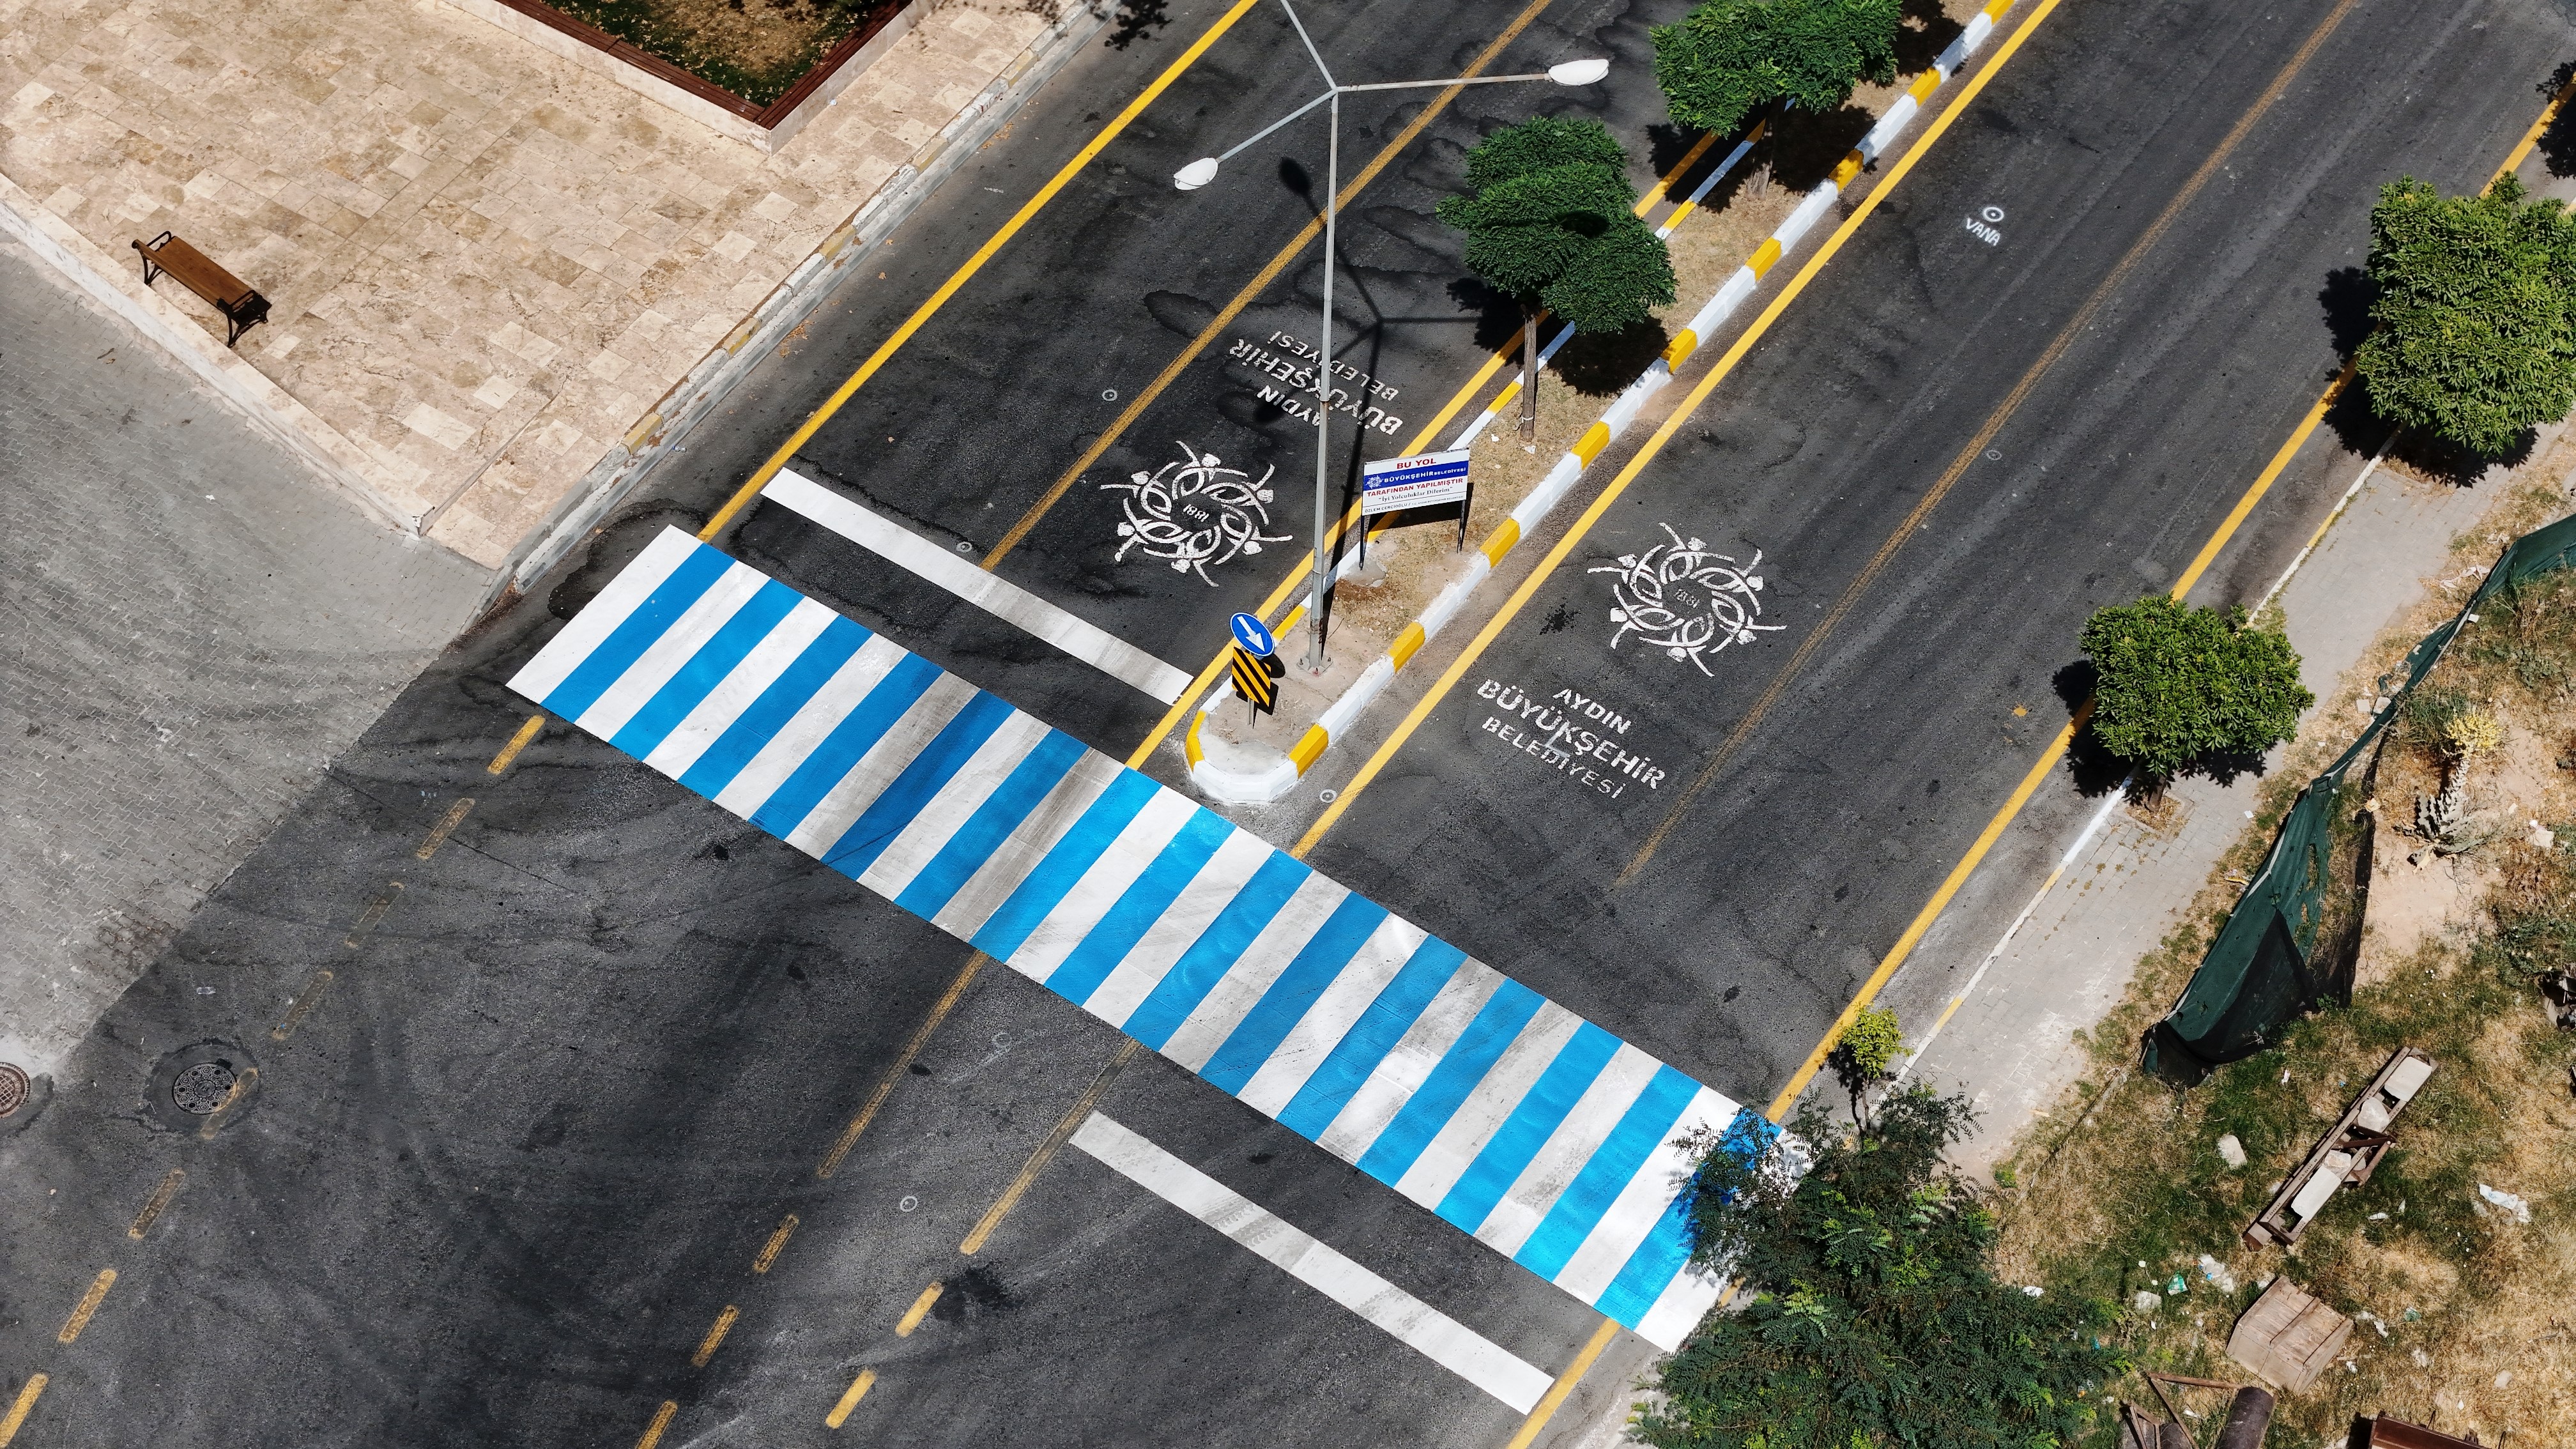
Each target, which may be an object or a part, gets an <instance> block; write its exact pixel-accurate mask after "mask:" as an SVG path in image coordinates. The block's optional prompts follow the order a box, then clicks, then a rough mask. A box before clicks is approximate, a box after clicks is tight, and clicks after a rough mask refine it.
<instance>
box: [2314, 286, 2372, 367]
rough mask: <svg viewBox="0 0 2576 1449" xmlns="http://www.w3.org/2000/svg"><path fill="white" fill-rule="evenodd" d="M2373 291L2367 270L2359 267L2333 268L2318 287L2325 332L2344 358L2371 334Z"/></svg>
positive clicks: (2336, 351) (2346, 358) (2347, 360)
mask: <svg viewBox="0 0 2576 1449" xmlns="http://www.w3.org/2000/svg"><path fill="white" fill-rule="evenodd" d="M2375 295H2376V289H2375V288H2373V287H2372V286H2371V284H2370V273H2369V272H2367V271H2364V270H2363V269H2362V268H2360V267H2337V268H2335V269H2334V270H2333V271H2331V272H2328V273H2326V284H2325V285H2324V286H2323V287H2321V288H2319V289H2318V290H2317V306H2318V307H2320V308H2321V309H2323V311H2324V313H2325V323H2326V336H2327V337H2329V338H2330V339H2332V340H2333V342H2334V350H2335V356H2337V357H2339V358H2342V359H2343V360H2344V361H2346V362H2350V361H2351V360H2352V355H2353V353H2354V352H2355V351H2357V350H2358V349H2359V348H2360V347H2361V341H2362V339H2363V338H2365V337H2368V336H2369V335H2370V303H2371V299H2372V297H2373V296H2375Z"/></svg>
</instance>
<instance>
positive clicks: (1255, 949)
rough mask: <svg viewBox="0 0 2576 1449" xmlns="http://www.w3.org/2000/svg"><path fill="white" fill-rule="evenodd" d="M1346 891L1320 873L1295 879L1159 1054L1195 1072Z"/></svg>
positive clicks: (1286, 967)
mask: <svg viewBox="0 0 2576 1449" xmlns="http://www.w3.org/2000/svg"><path fill="white" fill-rule="evenodd" d="M1349 896H1350V892H1349V891H1348V890H1346V889H1344V888H1343V887H1341V886H1339V885H1336V884H1334V883H1333V882H1331V881H1329V880H1326V879H1324V878H1323V877H1322V876H1320V875H1309V876H1307V877H1306V878H1305V879H1304V880H1302V881H1299V882H1298V883H1297V889H1295V890H1293V891H1291V892H1289V893H1288V899H1287V901H1286V902H1285V903H1284V904H1282V905H1281V906H1280V907H1279V914H1277V915H1275V916H1272V917H1271V918H1270V924H1268V925H1266V926H1263V927H1262V928H1261V933H1260V934H1259V935H1257V936H1254V937H1253V938H1252V944H1250V945H1248V946H1246V947H1244V948H1243V954H1242V955H1241V956H1238V957H1236V958H1235V962H1234V969H1233V970H1231V971H1228V972H1226V973H1225V975H1224V977H1222V978H1221V979H1219V980H1218V982H1217V983H1216V985H1214V986H1213V987H1210V988H1209V989H1208V993H1207V995H1205V996H1203V997H1200V998H1199V1004H1198V1005H1197V1006H1196V1007H1195V1008H1193V1009H1192V1010H1191V1012H1190V1014H1189V1015H1188V1016H1187V1017H1186V1018H1184V1019H1183V1020H1182V1022H1181V1024H1180V1025H1179V1026H1178V1027H1176V1028H1174V1029H1173V1031H1172V1035H1171V1037H1170V1039H1169V1040H1167V1041H1165V1042H1164V1043H1163V1047H1162V1051H1163V1055H1165V1056H1167V1057H1170V1058H1171V1059H1172V1060H1173V1061H1176V1062H1179V1063H1180V1064H1181V1065H1182V1066H1185V1067H1187V1068H1189V1069H1190V1070H1191V1071H1194V1072H1195V1071H1197V1070H1198V1069H1199V1068H1201V1067H1204V1066H1206V1065H1207V1064H1208V1058H1210V1057H1212V1056H1215V1055H1216V1049H1217V1048H1218V1047H1221V1046H1223V1045H1225V1039H1226V1038H1227V1037H1229V1036H1231V1035H1233V1034H1234V1029H1235V1027H1236V1025H1238V1024H1239V1023H1241V1022H1242V1020H1243V1018H1244V1015H1245V1014H1246V1013H1248V1012H1250V1011H1251V1010H1252V1008H1253V1007H1255V1006H1257V1005H1259V1004H1260V1001H1261V993H1263V992H1265V991H1268V990H1269V989H1270V983H1271V982H1273V981H1276V980H1278V979H1279V973H1280V972H1282V971H1285V970H1287V969H1288V963H1289V962H1291V961H1294V960H1296V959H1297V953H1298V952H1300V951H1302V950H1304V949H1306V943H1307V942H1308V941H1310V940H1313V939H1314V936H1315V933H1316V932H1317V931H1319V930H1321V929H1323V925H1324V922H1325V921H1326V920H1328V919H1330V918H1331V916H1332V914H1333V912H1334V911H1335V910H1337V909H1339V908H1340V907H1341V904H1342V902H1343V901H1344V900H1346V899H1348V898H1349Z"/></svg>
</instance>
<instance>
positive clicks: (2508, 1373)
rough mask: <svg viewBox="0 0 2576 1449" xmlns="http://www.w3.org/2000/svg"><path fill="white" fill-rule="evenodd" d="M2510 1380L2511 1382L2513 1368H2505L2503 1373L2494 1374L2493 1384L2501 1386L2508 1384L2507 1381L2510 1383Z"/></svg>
mask: <svg viewBox="0 0 2576 1449" xmlns="http://www.w3.org/2000/svg"><path fill="white" fill-rule="evenodd" d="M2512 1382H2513V1370H2511V1369H2506V1370H2505V1371H2504V1372H2503V1373H2500V1374H2497V1375H2496V1385H2495V1386H2496V1387H2497V1388H2503V1387H2504V1386H2505V1385H2507V1384H2509V1383H2512Z"/></svg>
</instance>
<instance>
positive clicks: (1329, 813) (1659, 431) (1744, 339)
mask: <svg viewBox="0 0 2576 1449" xmlns="http://www.w3.org/2000/svg"><path fill="white" fill-rule="evenodd" d="M2060 3H2061V0H2040V3H2039V5H2038V7H2037V8H2036V9H2034V10H2033V11H2032V12H2031V15H2030V18H2029V19H2028V20H2026V21H2024V22H2022V26H2021V28H2020V29H2018V30H2016V31H2014V32H2013V33H2012V37H2011V38H2010V39H2008V40H2006V41H2005V42H2004V43H2003V45H2002V46H2001V47H2000V48H1999V49H1998V50H1997V51H1996V52H1995V58H1994V59H1993V60H1992V61H1991V62H1989V63H1988V64H1987V65H1985V66H1984V67H1983V68H1981V69H1979V70H1978V71H1977V73H1976V74H1975V75H1973V76H1970V77H1969V78H1968V82H1967V84H1966V85H1965V86H1964V87H1962V88H1961V89H1960V91H1959V94H1958V96H1957V98H1956V99H1954V100H1952V101H1951V103H1950V105H1949V107H1948V108H1947V109H1946V110H1944V111H1942V113H1941V114H1940V116H1939V117H1938V118H1937V119H1935V120H1934V121H1933V123H1932V124H1931V126H1930V127H1929V128H1927V129H1926V130H1925V131H1924V133H1923V135H1922V136H1921V138H1920V139H1918V140H1916V141H1915V143H1914V145H1913V146H1912V147H1911V148H1909V149H1908V150H1907V151H1906V153H1905V156H1904V159H1902V160H1900V161H1898V162H1897V163H1896V164H1895V165H1894V166H1892V167H1890V168H1889V169H1888V172H1887V176H1886V179H1885V180H1882V181H1881V182H1879V184H1877V185H1876V186H1873V187H1871V188H1870V189H1869V192H1868V194H1867V195H1865V196H1863V197H1862V198H1861V199H1860V202H1859V204H1858V205H1857V206H1855V207H1854V208H1853V209H1852V214H1851V215H1850V216H1848V217H1846V218H1844V219H1843V223H1842V225H1840V226H1838V227H1836V228H1835V229H1834V234H1833V235H1832V236H1830V237H1828V238H1826V239H1825V242H1824V245H1822V246H1820V247H1818V248H1817V249H1816V254H1815V255H1814V256H1812V257H1810V258H1808V260H1807V262H1806V264H1805V265H1804V266H1802V267H1800V268H1799V269H1798V274H1797V276H1795V277H1793V278H1791V279H1790V282H1789V285H1788V286H1786V287H1783V288H1782V289H1781V290H1780V294H1779V295H1778V296H1776V297H1773V298H1772V299H1771V301H1770V303H1769V305H1767V306H1765V307H1764V308H1763V309H1762V312H1761V315H1760V316H1758V317H1756V318H1754V319H1753V323H1752V325H1751V326H1749V327H1747V328H1746V329H1745V330H1744V333H1743V335H1742V336H1740V337H1738V338H1736V339H1735V342H1734V344H1733V345H1732V346H1730V347H1728V348H1727V349H1726V353H1725V355H1724V356H1722V357H1720V358H1719V359H1718V360H1717V362H1716V365H1714V366H1713V367H1711V368H1710V369H1709V371H1708V375H1707V376H1705V377H1703V378H1701V379H1700V380H1699V382H1698V383H1697V384H1696V385H1694V386H1693V387H1692V388H1691V390H1690V395H1689V396H1688V397H1687V398H1685V399H1683V401H1682V403H1681V405H1680V406H1678V407H1676V408H1674V409H1673V411H1672V413H1671V414H1670V415H1669V416H1667V417H1666V418H1665V419H1664V421H1663V423H1662V424H1661V425H1660V426H1658V427H1657V428H1656V429H1655V431H1654V433H1653V435H1652V436H1650V437H1648V438H1647V439H1646V441H1645V443H1644V444H1643V445H1642V446H1641V447H1639V448H1638V450H1637V453H1636V456H1634V457H1632V458H1630V459H1629V460H1628V463H1627V466H1625V467H1623V468H1621V469H1620V470H1619V474H1618V476H1617V477H1615V478H1613V479H1612V480H1611V481H1610V484H1609V486H1608V487H1606V488H1604V489H1602V490H1601V495H1600V496H1599V497H1597V498H1595V499H1594V500H1593V501H1592V504H1591V506H1590V507H1588V508H1586V509H1584V510H1583V513H1582V515H1581V516H1580V517H1578V518H1577V519H1575V521H1574V524H1573V526H1572V527H1571V528H1569V529H1567V530H1566V534H1565V536H1564V537H1563V538H1562V539H1559V540H1558V541H1557V544H1556V546H1555V547H1554V548H1552V549H1550V550H1548V554H1547V557H1546V558H1545V559H1544V560H1542V561H1541V562H1540V564H1539V566H1538V567H1537V568H1535V569H1533V570H1532V571H1531V572H1530V575H1529V577H1528V578H1527V579H1525V580H1523V581H1522V583H1521V585H1520V587H1519V588H1517V589H1515V590H1513V591H1512V594H1511V597H1510V598H1508V599H1506V600H1505V601H1504V602H1503V606H1502V608H1501V609H1500V610H1498V611H1496V613H1495V614H1494V617H1493V618H1491V619H1489V620H1487V621H1486V623H1485V626H1484V627H1483V628H1482V629H1479V630H1478V631H1477V632H1476V637H1475V639H1474V640H1473V641H1472V642H1470V643H1469V644H1468V646H1467V647H1466V649H1465V650H1463V651H1461V652H1460V654H1459V656H1458V658H1457V659H1456V660H1454V661H1452V662H1451V664H1450V665H1449V667H1448V668H1447V669H1445V670H1443V671H1442V672H1441V675H1440V678H1439V680H1438V681H1437V682H1436V683H1434V684H1433V685H1432V686H1431V688H1430V690H1429V691H1427V692H1426V693H1425V694H1424V695H1423V697H1422V699H1421V700H1420V701H1419V702H1417V703H1416V704H1415V705H1414V707H1413V708H1412V709H1411V710H1409V711H1407V712H1406V714H1405V716H1404V719H1403V721H1402V722H1401V723H1399V724H1398V725H1397V726H1396V727H1395V731H1394V733H1393V734H1391V735H1389V736H1388V737H1387V740H1386V742H1385V743H1384V744H1381V745H1379V746H1378V748H1377V749H1376V751H1375V752H1373V753H1372V754H1371V755H1370V756H1369V758H1368V762H1367V763H1366V764H1364V765H1362V766H1360V769H1359V772H1358V773H1357V774H1356V775H1354V776H1352V778H1351V783H1349V784H1348V785H1345V786H1343V787H1342V789H1341V793H1340V794H1339V795H1337V796H1336V797H1335V798H1334V800H1333V803H1332V804H1330V805H1328V806H1326V807H1324V813H1323V814H1322V815H1321V816H1318V817H1317V818H1316V820H1315V823H1314V824H1313V825H1312V826H1310V827H1308V828H1307V831H1306V833H1305V834H1304V835H1303V836H1300V837H1299V838H1298V841H1297V844H1296V845H1295V846H1294V847H1292V848H1291V849H1290V850H1289V852H1288V853H1289V854H1291V855H1294V856H1297V857H1298V858H1300V859H1303V858H1304V857H1305V855H1306V853H1307V852H1308V851H1310V850H1312V849H1314V847H1315V843H1316V842H1317V841H1319V840H1321V839H1323V838H1324V832H1326V831H1327V830H1330V829H1332V827H1333V825H1334V823H1335V822H1336V821H1338V820H1340V819H1341V818H1342V814H1343V812H1345V811H1347V810H1348V809H1349V808H1350V805H1351V802H1352V801H1353V800H1355V799H1357V798H1359V795H1360V792H1361V791H1363V790H1365V789H1367V788H1368V786H1369V784H1370V783H1371V782H1372V781H1374V780H1375V779H1376V778H1377V777H1378V775H1379V773H1380V772H1381V771H1383V770H1384V769H1385V768H1386V765H1387V762H1388V761H1389V760H1391V759H1393V758H1394V757H1395V755H1396V752H1397V751H1399V750H1401V749H1403V748H1404V745H1405V743H1406V741H1408V740H1410V739H1412V738H1413V732H1414V731H1415V730H1417V729H1419V728H1421V727H1422V722H1423V721H1424V720H1425V719H1428V718H1429V717H1430V715H1431V711H1432V710H1434V709H1435V708H1437V707H1438V706H1439V704H1440V702H1441V700H1442V699H1444V698H1446V697H1447V695H1448V693H1449V691H1450V690H1451V689H1453V688H1455V687H1456V686H1457V683H1458V681H1459V680H1460V679H1461V678H1463V677H1464V676H1465V675H1466V673H1467V671H1468V669H1470V668H1471V667H1473V666H1474V664H1475V662H1476V660H1477V659H1478V658H1479V657H1481V656H1482V655H1483V654H1484V652H1485V650H1486V649H1487V648H1488V647H1489V646H1490V645H1491V644H1492V643H1493V641H1494V640H1495V639H1496V638H1498V637H1500V635H1501V634H1502V632H1503V630H1504V629H1505V628H1506V627H1507V626H1509V625H1510V623H1511V621H1512V619H1513V618H1514V617H1515V616H1516V615H1518V614H1519V613H1520V611H1521V609H1522V608H1523V607H1524V606H1525V605H1527V604H1528V603H1529V601H1530V598H1531V596H1533V595H1535V594H1536V593H1537V592H1538V590H1539V589H1540V587H1541V586H1542V585H1544V584H1545V583H1546V582H1547V580H1548V579H1549V577H1550V576H1552V575H1553V574H1554V573H1555V572H1556V570H1557V568H1558V567H1559V566H1560V565H1562V564H1563V563H1564V562H1565V559H1566V558H1567V556H1568V555H1570V554H1572V553H1573V552H1574V550H1575V548H1576V547H1577V546H1578V545H1580V544H1581V543H1582V541H1583V539H1584V536H1585V535H1586V534H1588V533H1590V532H1591V531H1592V528H1593V526H1594V525H1595V524H1597V523H1598V522H1599V521H1600V519H1601V516H1602V515H1603V514H1605V513H1607V512H1609V511H1610V508H1611V505H1613V504H1615V503H1616V502H1618V501H1619V496H1620V495H1621V494H1623V493H1625V492H1627V490H1628V485H1629V483H1630V482H1631V481H1633V480H1634V479H1635V478H1636V477H1637V475H1638V474H1639V473H1641V472H1643V471H1644V469H1645V467H1646V465H1647V464H1648V463H1650V462H1652V461H1654V459H1655V457H1656V456H1657V455H1658V454H1660V453H1661V452H1662V451H1663V449H1664V445H1665V444H1666V443H1668V442H1670V441H1671V440H1672V438H1673V435H1674V434H1676V433H1678V432H1679V431H1680V430H1681V428H1682V426H1683V424H1684V423H1686V422H1688V421H1689V419H1690V417H1691V415H1692V414H1693V413H1695V412H1697V411H1698V410H1699V405H1700V404H1701V403H1702V402H1703V401H1705V400H1706V399H1707V397H1708V395H1709V394H1710V393H1711V392H1713V391H1715V390H1716V388H1717V385H1718V384H1719V383H1720V382H1723V381H1724V380H1725V379H1726V378H1727V376H1728V375H1729V374H1731V373H1732V372H1734V370H1735V366H1736V364H1737V363H1738V362H1740V361H1742V360H1743V358H1744V355H1745V354H1746V353H1748V352H1750V351H1752V350H1753V347H1754V344H1756V343H1758V342H1760V341H1761V340H1762V338H1763V337H1764V335H1766V334H1767V333H1768V332H1769V331H1770V330H1771V325H1772V323H1774V322H1776V321H1777V320H1779V318H1780V315H1781V314H1782V313H1783V312H1786V311H1787V310H1788V309H1789V305H1790V304H1791V303H1792V302H1795V301H1796V300H1797V299H1798V297H1799V296H1800V295H1801V294H1802V293H1804V292H1805V291H1806V289H1807V285H1808V283H1810V282H1812V281H1814V280H1815V278H1816V276H1817V274H1819V273H1821V272H1822V271H1823V270H1824V269H1825V266H1826V264H1827V263H1829V262H1831V261H1832V260H1833V259H1834V257H1835V255H1836V254H1837V253H1839V252H1840V251H1841V250H1842V249H1843V245H1844V243H1846V242H1848V241H1849V240H1850V239H1851V236H1852V234H1853V233H1854V232H1856V231H1858V230H1859V229H1860V227H1861V224H1862V223H1863V222H1865V221H1867V220H1868V219H1869V216H1870V213H1871V212H1873V211H1875V210H1877V209H1878V205H1879V203H1880V202H1882V201H1884V200H1886V199H1887V198H1888V197H1890V196H1893V195H1894V194H1895V193H1896V188H1897V185H1898V183H1900V182H1902V181H1903V180H1904V179H1905V177H1906V175H1907V174H1908V173H1910V172H1911V171H1912V170H1913V169H1914V167H1915V166H1916V165H1917V164H1919V163H1920V162H1921V161H1922V159H1923V158H1924V157H1925V156H1926V155H1928V154H1930V152H1931V150H1932V146H1933V144H1934V143H1935V142H1937V141H1939V140H1940V139H1941V137H1942V136H1943V135H1944V134H1945V133H1947V132H1948V131H1949V129H1950V126H1951V124H1952V123H1953V122H1955V121H1957V120H1958V118H1959V116H1960V114H1961V113H1962V112H1964V111H1965V110H1966V109H1967V108H1968V105H1969V104H1970V103H1971V102H1973V101H1974V100H1976V98H1977V97H1978V96H1979V95H1980V94H1982V93H1983V92H1984V90H1985V88H1986V86H1987V84H1988V83H1989V82H1991V81H1992V80H1993V79H1994V78H1995V77H1996V76H1998V75H2000V74H2002V73H2003V68H2004V65H2005V63H2006V62H2008V61H2010V60H2011V59H2012V58H2013V56H2014V54H2015V53H2016V52H2018V51H2019V50H2020V49H2021V47H2022V43H2023V42H2024V41H2026V40H2028V39H2029V38H2030V36H2031V35H2032V34H2033V32H2035V31H2036V30H2037V29H2038V27H2039V25H2040V22H2042V21H2044V20H2046V19H2047V18H2048V17H2049V15H2050V13H2051V12H2053V11H2055V10H2056V9H2057V7H2058V5H2059V4H2060ZM2346 3H2350V0H2346Z"/></svg>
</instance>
